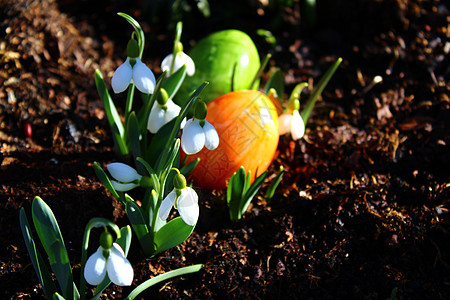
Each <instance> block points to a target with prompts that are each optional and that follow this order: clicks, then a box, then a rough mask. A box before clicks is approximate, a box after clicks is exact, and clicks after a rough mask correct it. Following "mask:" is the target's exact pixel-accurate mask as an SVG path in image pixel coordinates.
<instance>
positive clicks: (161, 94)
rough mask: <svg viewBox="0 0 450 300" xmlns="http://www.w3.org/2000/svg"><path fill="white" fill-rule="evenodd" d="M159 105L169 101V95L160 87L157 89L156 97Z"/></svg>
mask: <svg viewBox="0 0 450 300" xmlns="http://www.w3.org/2000/svg"><path fill="white" fill-rule="evenodd" d="M156 100H157V101H158V103H159V105H161V106H164V105H166V103H167V101H169V95H168V94H167V92H166V90H165V89H163V88H161V89H160V90H159V94H158V97H157V98H156Z"/></svg>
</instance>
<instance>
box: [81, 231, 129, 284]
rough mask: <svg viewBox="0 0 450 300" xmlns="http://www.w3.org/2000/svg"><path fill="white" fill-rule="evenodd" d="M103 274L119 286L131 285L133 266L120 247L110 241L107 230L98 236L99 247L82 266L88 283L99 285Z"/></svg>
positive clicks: (110, 237)
mask: <svg viewBox="0 0 450 300" xmlns="http://www.w3.org/2000/svg"><path fill="white" fill-rule="evenodd" d="M105 276H108V278H109V279H110V280H111V281H112V282H113V283H114V284H116V285H119V286H129V285H131V283H132V282H133V276H134V272H133V267H132V266H131V264H130V262H129V261H128V259H127V258H126V257H125V254H124V252H123V250H122V248H121V247H120V246H119V245H118V244H117V243H113V242H112V236H111V234H110V233H109V232H107V231H105V232H103V233H102V235H101V236H100V247H98V249H97V251H96V252H95V253H94V254H92V255H91V256H90V257H89V258H88V260H87V261H86V265H85V266H84V278H85V279H86V282H87V283H89V284H90V285H99V284H100V283H101V282H102V281H103V279H104V278H105Z"/></svg>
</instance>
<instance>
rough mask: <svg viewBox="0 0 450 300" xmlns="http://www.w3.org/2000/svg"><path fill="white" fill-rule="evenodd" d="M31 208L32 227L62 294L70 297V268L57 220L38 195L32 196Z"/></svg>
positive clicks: (72, 293) (71, 294)
mask: <svg viewBox="0 0 450 300" xmlns="http://www.w3.org/2000/svg"><path fill="white" fill-rule="evenodd" d="M31 209H32V215H33V223H34V227H35V228H36V232H37V234H38V236H39V239H40V240H41V243H42V245H43V247H44V249H45V252H46V253H47V256H48V258H49V261H50V266H51V268H52V270H53V273H54V274H55V276H56V279H57V280H58V283H59V286H60V288H61V290H62V294H63V295H64V297H65V298H67V299H71V298H73V296H74V288H73V277H72V268H71V266H70V261H69V256H68V255H67V250H66V247H65V246H64V240H63V237H62V235H61V232H60V230H59V226H58V222H57V221H56V219H55V216H54V215H53V212H52V210H51V209H50V207H48V205H47V204H46V203H45V202H44V201H43V200H42V199H41V198H39V197H35V198H34V200H33V204H32V205H31Z"/></svg>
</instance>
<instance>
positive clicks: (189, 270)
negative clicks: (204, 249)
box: [126, 264, 203, 300]
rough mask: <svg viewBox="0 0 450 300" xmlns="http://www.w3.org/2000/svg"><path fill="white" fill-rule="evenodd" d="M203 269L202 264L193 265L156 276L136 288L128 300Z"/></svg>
mask: <svg viewBox="0 0 450 300" xmlns="http://www.w3.org/2000/svg"><path fill="white" fill-rule="evenodd" d="M202 267H203V265H202V264H197V265H193V266H189V267H184V268H179V269H176V270H172V271H169V272H166V273H164V274H160V275H158V276H155V277H153V278H151V279H148V280H147V281H144V282H143V283H141V284H140V285H139V286H138V287H136V288H135V289H134V290H133V291H132V292H131V293H130V294H129V295H128V297H127V298H126V299H127V300H132V299H134V298H135V297H136V296H137V295H139V294H140V293H142V292H143V291H145V290H146V289H148V288H149V287H151V286H153V285H155V284H157V283H160V282H162V281H164V280H168V279H171V278H173V277H177V276H182V275H186V274H190V273H195V272H198V271H200V269H201V268H202Z"/></svg>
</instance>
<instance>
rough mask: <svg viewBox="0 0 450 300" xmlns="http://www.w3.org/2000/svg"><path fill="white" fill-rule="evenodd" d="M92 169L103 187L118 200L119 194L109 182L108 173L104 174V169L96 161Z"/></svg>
mask: <svg viewBox="0 0 450 300" xmlns="http://www.w3.org/2000/svg"><path fill="white" fill-rule="evenodd" d="M94 171H95V174H96V175H97V177H98V179H99V180H100V182H101V183H102V184H103V185H104V186H105V188H106V189H107V190H108V191H109V192H110V193H111V194H112V195H113V196H114V197H116V198H117V199H119V200H120V196H119V194H118V193H117V192H116V190H115V189H114V187H113V186H112V184H111V181H110V180H109V178H108V175H106V173H105V171H103V169H102V167H101V166H100V164H99V163H98V162H94ZM124 204H125V203H124Z"/></svg>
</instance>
